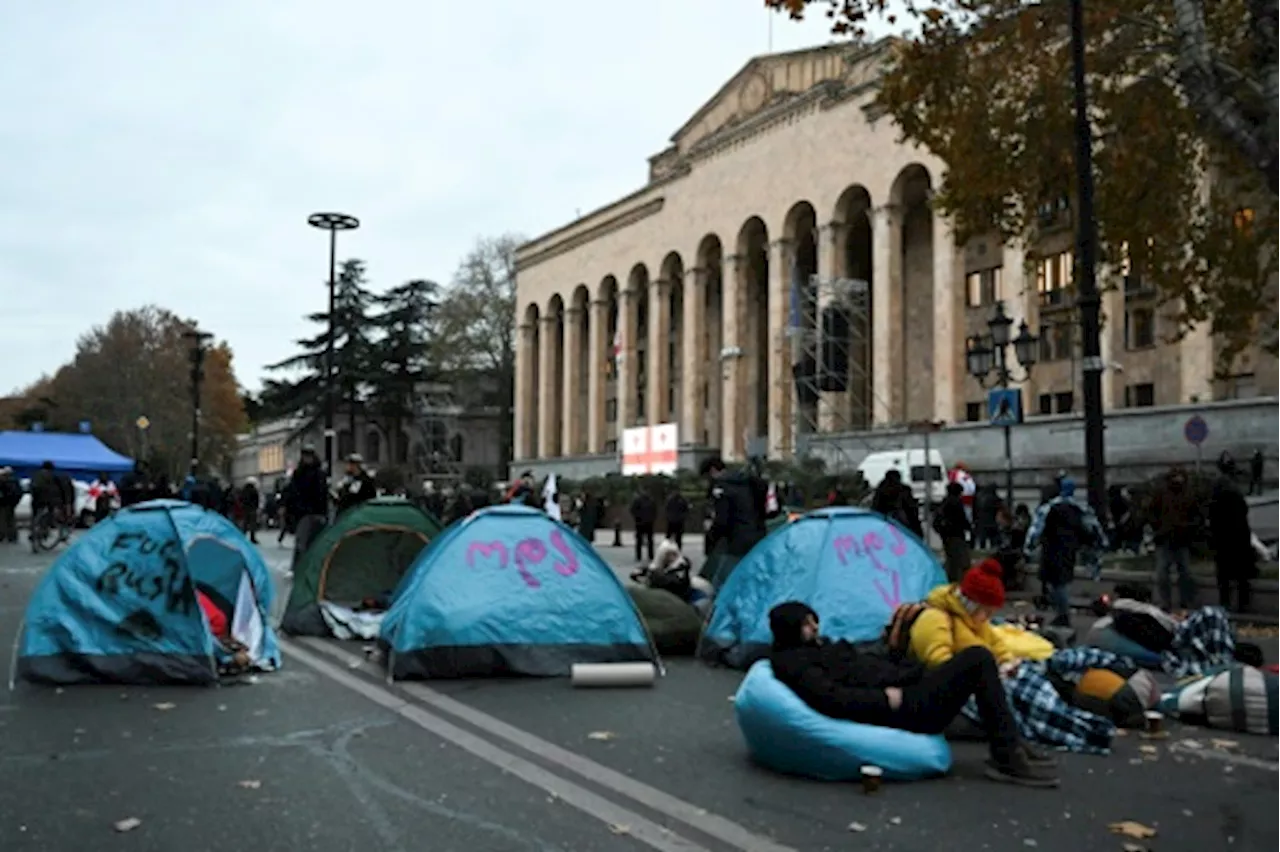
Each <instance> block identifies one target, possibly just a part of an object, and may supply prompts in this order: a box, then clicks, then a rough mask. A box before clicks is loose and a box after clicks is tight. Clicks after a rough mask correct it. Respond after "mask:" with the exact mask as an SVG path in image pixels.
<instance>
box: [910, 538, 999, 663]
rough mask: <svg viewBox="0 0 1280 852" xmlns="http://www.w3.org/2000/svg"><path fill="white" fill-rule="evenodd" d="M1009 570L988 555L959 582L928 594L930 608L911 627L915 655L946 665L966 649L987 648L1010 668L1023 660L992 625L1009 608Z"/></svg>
mask: <svg viewBox="0 0 1280 852" xmlns="http://www.w3.org/2000/svg"><path fill="white" fill-rule="evenodd" d="M1003 577H1004V568H1003V566H1001V564H1000V563H999V562H997V561H996V560H994V559H984V560H982V561H981V562H979V563H978V564H977V565H975V566H973V567H972V568H970V569H969V570H968V571H966V572H965V573H964V576H963V577H962V578H961V580H960V582H959V583H951V584H948V585H945V586H938V587H937V588H936V589H934V590H933V591H932V592H930V593H929V595H928V596H927V597H926V598H925V604H926V606H925V608H924V610H922V611H921V613H920V615H919V616H918V617H917V618H916V620H915V623H914V624H912V625H911V653H912V655H913V656H914V657H915V658H916V659H917V660H919V661H920V662H922V663H924V665H925V666H927V667H929V668H934V667H936V666H940V665H942V664H943V663H945V662H947V661H948V660H950V659H951V658H952V657H954V656H955V655H956V654H958V653H959V652H961V651H963V650H965V649H966V648H973V647H979V648H986V649H987V650H988V651H990V652H991V653H992V655H994V656H995V658H996V662H997V663H999V664H1000V666H1001V667H1002V668H1003V669H1004V670H1005V671H1011V670H1012V669H1014V668H1016V667H1017V665H1018V659H1017V657H1016V656H1015V655H1014V653H1013V651H1012V649H1010V648H1009V647H1008V646H1007V645H1006V644H1005V642H1004V640H1003V639H1001V637H1000V634H999V633H998V632H996V631H995V630H994V629H993V628H992V626H991V617H992V616H993V615H995V614H996V613H997V612H999V611H1000V608H1001V607H1003V606H1004V582H1003Z"/></svg>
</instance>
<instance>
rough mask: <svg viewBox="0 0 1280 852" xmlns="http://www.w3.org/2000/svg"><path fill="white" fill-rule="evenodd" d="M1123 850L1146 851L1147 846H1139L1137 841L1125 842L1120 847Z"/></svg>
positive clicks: (1128, 851) (1129, 851)
mask: <svg viewBox="0 0 1280 852" xmlns="http://www.w3.org/2000/svg"><path fill="white" fill-rule="evenodd" d="M1120 848H1121V849H1123V850H1124V852H1147V847H1145V846H1140V845H1139V844H1137V843H1126V844H1125V845H1123V846H1121V847H1120Z"/></svg>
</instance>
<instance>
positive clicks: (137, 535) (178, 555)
mask: <svg viewBox="0 0 1280 852" xmlns="http://www.w3.org/2000/svg"><path fill="white" fill-rule="evenodd" d="M106 555H107V558H108V559H110V560H111V563H110V564H109V565H108V566H107V570H105V571H103V572H102V574H101V575H100V576H99V577H98V581H97V582H96V583H95V584H94V587H95V588H96V589H97V591H98V594H100V595H102V596H103V597H112V598H114V597H120V596H123V595H132V596H135V597H138V598H142V599H143V600H145V601H148V602H151V603H154V602H156V601H160V602H161V605H162V606H163V607H164V609H165V611H166V612H176V613H181V614H182V615H191V613H192V612H193V611H194V607H195V597H196V590H195V586H194V585H193V584H192V582H191V576H190V575H189V574H188V573H187V572H186V570H185V569H184V567H183V564H182V545H181V544H179V543H178V542H177V541H175V540H174V539H165V540H162V541H157V540H156V539H154V538H152V537H151V536H149V535H147V534H146V533H145V532H143V531H141V530H125V531H123V532H121V533H118V534H117V535H116V537H115V539H114V540H113V541H112V542H111V545H110V547H108V548H107V554H106Z"/></svg>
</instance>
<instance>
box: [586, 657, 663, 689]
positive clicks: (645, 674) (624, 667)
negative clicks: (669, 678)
mask: <svg viewBox="0 0 1280 852" xmlns="http://www.w3.org/2000/svg"><path fill="white" fill-rule="evenodd" d="M571 677H572V679H573V685H574V686H575V687H578V688H596V689H610V688H619V687H640V686H653V681H654V678H656V677H657V671H656V669H655V668H654V665H653V663H574V665H573V669H572V670H571Z"/></svg>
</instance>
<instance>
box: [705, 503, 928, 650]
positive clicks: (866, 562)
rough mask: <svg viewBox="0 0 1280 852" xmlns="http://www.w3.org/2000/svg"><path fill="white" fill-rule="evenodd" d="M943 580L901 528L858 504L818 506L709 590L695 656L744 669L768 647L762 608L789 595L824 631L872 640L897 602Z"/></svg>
mask: <svg viewBox="0 0 1280 852" xmlns="http://www.w3.org/2000/svg"><path fill="white" fill-rule="evenodd" d="M945 582H946V574H945V573H944V572H943V570H942V566H941V564H939V562H938V560H937V558H936V557H934V555H933V553H932V552H931V551H930V550H929V548H928V547H926V546H925V544H924V542H922V541H920V539H918V538H916V537H915V535H913V534H912V533H910V532H908V531H907V530H906V529H905V528H904V527H902V526H900V525H898V524H897V523H895V522H893V521H891V520H889V519H888V518H886V517H884V516H883V515H879V514H877V513H875V512H868V511H866V510H864V509H854V508H843V507H833V508H829V509H819V510H817V511H814V512H810V513H809V514H807V515H805V516H803V517H801V518H799V519H798V520H795V521H792V522H791V523H789V524H787V525H786V526H784V527H781V528H780V529H778V530H776V531H775V532H774V533H773V534H771V535H770V536H769V537H768V538H766V539H764V540H763V541H761V542H760V543H758V544H757V545H756V546H755V547H753V548H752V549H751V552H750V553H748V554H747V555H746V556H745V557H743V559H742V561H741V562H739V563H738V566H737V567H736V568H735V569H734V571H733V573H732V574H731V575H730V576H729V580H728V582H726V583H725V584H724V588H722V589H721V590H720V592H719V594H717V595H716V599H715V604H714V605H713V607H712V610H711V615H710V617H709V618H708V619H707V624H706V627H705V628H704V629H703V631H702V639H701V641H700V642H699V646H698V656H700V657H702V658H703V659H704V660H707V661H709V662H717V663H722V664H724V665H728V666H732V667H734V668H743V669H745V668H747V667H748V666H750V665H751V663H752V662H754V661H755V660H757V659H759V658H760V657H762V656H764V655H765V654H766V653H767V652H768V650H769V645H770V642H771V641H772V637H771V635H770V631H769V610H770V609H772V608H773V607H774V606H776V605H777V604H780V603H782V602H784V601H790V600H797V601H803V602H804V603H807V604H808V605H809V606H811V607H813V608H814V610H816V611H817V613H818V615H819V617H820V618H821V619H822V632H823V635H825V636H829V637H831V638H833V639H847V640H849V641H853V642H856V641H862V640H868V639H875V638H878V637H879V636H880V634H881V633H882V632H883V630H884V627H885V625H886V624H887V623H888V621H889V617H890V615H892V613H893V610H894V609H895V608H897V606H898V604H900V603H912V602H914V601H918V600H921V599H922V598H924V596H925V595H926V594H928V593H929V591H930V590H931V589H933V588H935V587H936V586H939V585H941V584H943V583H945Z"/></svg>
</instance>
